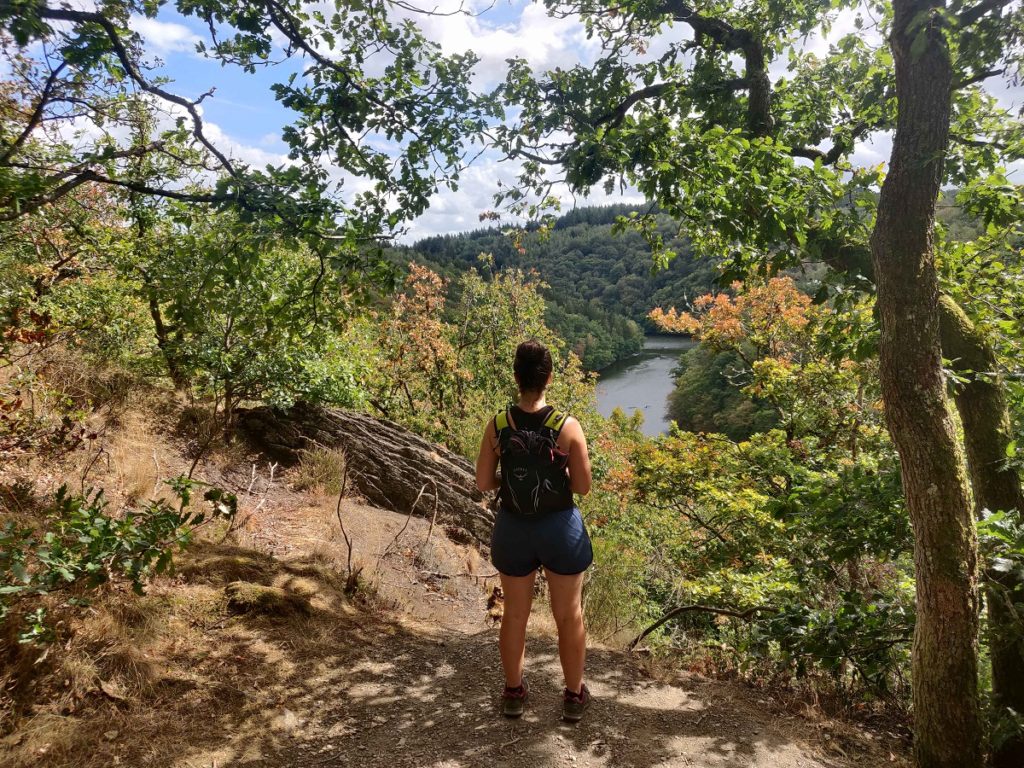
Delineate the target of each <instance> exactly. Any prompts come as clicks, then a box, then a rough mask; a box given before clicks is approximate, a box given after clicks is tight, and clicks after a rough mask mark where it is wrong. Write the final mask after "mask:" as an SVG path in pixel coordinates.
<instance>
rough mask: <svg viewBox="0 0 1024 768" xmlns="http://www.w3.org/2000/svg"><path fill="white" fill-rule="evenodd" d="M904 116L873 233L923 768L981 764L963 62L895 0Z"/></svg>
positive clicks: (908, 3)
mask: <svg viewBox="0 0 1024 768" xmlns="http://www.w3.org/2000/svg"><path fill="white" fill-rule="evenodd" d="M893 6H894V9H895V16H894V21H893V32H892V36H891V38H890V46H891V48H892V52H893V58H894V64H895V71H896V95H897V100H898V105H899V106H898V116H897V122H896V135H895V138H894V140H893V150H892V158H891V161H890V164H889V172H888V175H887V176H886V179H885V183H884V184H883V185H882V192H881V197H880V199H879V205H878V219H877V223H876V225H875V230H874V232H873V233H872V236H871V255H872V261H873V265H874V271H875V277H876V281H877V287H878V299H877V308H878V316H879V322H880V325H881V340H880V344H879V356H880V360H881V385H882V394H883V398H884V400H885V414H886V420H887V422H888V426H889V430H890V432H891V434H892V437H893V442H894V443H895V444H896V448H897V450H898V451H899V454H900V462H901V467H902V476H903V492H904V496H905V498H906V503H907V508H908V510H909V512H910V518H911V523H912V525H913V528H914V565H915V572H916V589H917V622H916V625H915V630H914V647H913V664H912V674H913V692H914V718H915V728H914V732H915V738H914V757H915V761H916V763H917V766H918V768H954V767H955V768H979V767H980V766H981V765H982V764H983V754H982V729H981V722H980V718H979V716H978V681H977V671H978V658H977V650H978V647H977V634H978V596H977V574H976V571H977V541H976V536H975V530H974V516H973V512H972V507H971V495H970V490H969V487H968V483H967V473H966V467H965V465H964V458H963V454H962V451H961V449H960V445H959V443H958V442H957V437H956V432H955V429H954V425H953V420H952V418H951V415H950V413H949V410H948V407H947V402H946V396H945V381H944V379H943V373H942V354H941V351H940V346H939V322H938V298H939V291H938V278H937V275H936V271H935V258H934V250H933V242H932V237H933V229H934V219H935V205H936V199H937V197H938V192H939V186H940V183H941V179H942V166H943V159H944V156H945V152H946V145H947V142H948V138H949V121H950V93H951V87H952V67H951V65H950V60H949V52H948V50H947V48H946V43H945V40H944V37H943V34H942V30H941V28H940V27H939V18H938V17H937V16H935V15H934V12H935V11H937V10H940V9H942V8H943V6H944V3H943V2H942V1H941V0H894V2H893Z"/></svg>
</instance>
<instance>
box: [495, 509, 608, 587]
mask: <svg viewBox="0 0 1024 768" xmlns="http://www.w3.org/2000/svg"><path fill="white" fill-rule="evenodd" d="M593 561H594V550H593V548H592V547H591V546H590V536H589V535H588V534H587V528H586V526H585V525H584V524H583V516H582V515H581V514H580V511H579V509H578V508H576V507H571V508H569V509H566V510H565V511H563V512H550V513H548V514H546V515H541V516H539V517H524V516H522V515H516V514H513V513H511V512H506V511H505V510H503V509H499V510H498V516H497V518H495V520H494V533H493V534H492V535H491V562H492V563H493V564H494V567H495V568H497V569H498V571H499V573H503V574H505V575H506V576H529V575H530V574H531V573H533V572H534V571H535V570H537V569H538V568H540V567H541V566H542V565H543V566H544V567H545V568H546V569H547V570H549V571H551V572H552V573H557V574H560V575H562V576H572V575H575V574H577V573H583V571H585V570H587V568H588V567H589V566H590V564H591V563H592V562H593Z"/></svg>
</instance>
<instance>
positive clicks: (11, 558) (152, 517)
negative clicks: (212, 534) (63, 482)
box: [0, 477, 236, 643]
mask: <svg viewBox="0 0 1024 768" xmlns="http://www.w3.org/2000/svg"><path fill="white" fill-rule="evenodd" d="M169 485H170V486H171V488H172V489H173V491H174V495H175V497H176V499H177V503H176V504H172V503H170V502H168V501H166V500H163V499H160V500H156V501H149V502H147V503H146V504H145V505H144V506H142V507H141V508H139V509H129V510H127V511H126V512H124V513H123V514H122V515H117V516H115V515H112V514H110V513H109V512H108V509H107V507H108V504H107V501H106V500H105V499H104V497H103V491H102V490H98V491H95V492H91V493H88V494H85V495H72V494H69V493H68V491H67V488H66V486H61V488H60V489H59V490H58V491H57V493H56V494H55V496H54V499H53V503H52V505H51V507H50V509H49V511H48V513H47V515H46V518H45V522H44V524H43V525H42V526H41V527H39V528H34V527H32V526H29V525H25V524H19V523H16V522H14V521H8V522H7V523H6V524H5V525H4V527H3V528H2V529H0V619H3V620H7V619H8V618H9V617H10V616H11V615H12V614H15V613H20V614H21V617H22V618H23V620H24V621H25V622H26V627H25V629H24V631H23V632H22V633H21V634H20V636H19V641H20V642H23V643H27V642H41V641H46V640H49V639H51V637H52V632H51V630H50V628H49V627H48V626H47V623H46V609H45V607H42V606H40V605H38V602H37V601H33V598H38V597H40V596H43V595H53V594H55V593H67V594H68V595H69V599H68V601H67V602H68V603H69V604H70V605H76V604H81V602H82V601H83V597H84V595H86V594H88V592H89V591H90V590H92V589H95V588H96V587H98V586H100V585H101V584H105V583H107V582H110V581H127V582H128V583H130V584H131V586H132V589H134V590H135V591H136V592H137V593H139V594H141V593H142V591H143V586H144V585H145V583H146V581H147V580H148V579H149V578H150V577H151V576H152V575H154V574H159V573H163V572H165V571H167V570H168V569H169V568H171V567H172V564H173V557H174V553H175V551H178V550H180V549H182V548H184V547H185V546H186V545H187V544H188V543H189V541H191V538H192V534H193V532H194V531H195V530H196V529H197V528H198V527H199V526H201V525H204V524H206V523H208V522H210V521H212V520H216V519H221V518H227V519H230V518H232V517H233V516H234V514H235V510H236V499H235V496H234V494H231V493H227V492H225V491H223V490H221V489H219V488H213V487H207V489H206V490H205V491H204V492H203V500H204V501H205V502H207V504H208V506H209V509H207V510H204V509H202V508H200V507H198V506H193V505H192V504H191V501H192V494H193V492H194V491H195V490H196V489H197V488H199V487H200V486H201V485H203V484H202V483H199V482H197V481H195V480H191V479H189V478H186V477H178V478H175V479H173V480H170V481H169Z"/></svg>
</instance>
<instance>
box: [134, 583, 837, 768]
mask: <svg viewBox="0 0 1024 768" xmlns="http://www.w3.org/2000/svg"><path fill="white" fill-rule="evenodd" d="M322 605H323V604H322ZM343 608H344V606H343V605H341V604H339V603H338V602H337V601H336V600H331V601H329V603H328V604H327V605H325V606H324V607H322V608H321V609H320V610H317V611H316V612H315V613H314V615H313V616H311V617H310V618H308V619H304V620H302V621H301V622H298V623H296V622H291V623H288V624H282V623H281V622H279V621H271V620H265V619H245V622H246V623H249V624H250V626H253V627H254V628H256V629H258V632H259V634H260V635H262V636H263V637H264V638H265V645H266V647H267V649H270V650H269V651H266V652H265V653H264V658H263V659H255V658H253V648H252V643H242V644H241V645H238V646H236V647H234V648H233V649H229V650H228V651H227V653H228V655H229V656H230V655H234V656H240V657H243V658H252V659H253V661H254V662H255V663H253V664H251V665H248V670H249V671H248V672H247V673H246V677H247V678H248V680H249V682H250V684H251V689H252V691H253V692H258V694H256V695H255V697H254V696H253V695H252V694H249V695H247V698H248V699H250V701H247V702H245V703H244V704H243V705H242V706H241V707H239V708H238V709H237V710H235V711H232V712H224V713H223V715H222V716H221V717H220V718H217V719H215V720H213V721H211V722H209V723H207V724H206V726H205V727H202V732H201V733H195V734H194V735H195V736H198V737H199V738H198V739H197V740H196V742H192V748H191V749H188V750H186V752H185V754H182V755H180V756H179V757H181V758H184V760H180V759H179V760H173V759H172V760H168V761H166V762H157V763H154V764H162V765H169V766H170V765H175V766H183V765H190V766H209V765H213V764H214V763H213V760H217V762H216V764H217V765H224V764H229V765H231V764H236V763H238V764H242V763H244V764H246V765H253V766H302V767H305V766H310V767H311V768H312V767H314V766H339V767H340V766H360V768H377V767H378V766H379V767H380V768H384V767H385V766H386V767H387V768H403V767H406V766H407V767H408V768H426V767H428V766H429V767H430V768H463V767H466V768H468V767H470V766H489V767H490V766H508V767H509V768H519V767H523V768H525V767H527V766H528V767H529V768H538V767H542V766H551V765H556V764H557V765H561V764H565V765H571V766H615V768H626V767H630V768H653V767H654V766H697V767H700V766H722V767H723V768H741V766H742V767H749V766H780V767H781V766H821V767H829V768H831V767H832V766H838V765H841V764H840V763H834V762H829V761H822V760H821V759H816V758H812V757H810V756H808V754H807V752H806V751H804V750H802V749H801V748H800V747H799V746H797V745H794V744H793V743H792V741H791V740H790V739H788V738H787V737H786V736H785V735H784V734H783V733H782V732H780V731H779V730H778V729H777V728H775V727H774V725H773V724H772V722H771V719H772V714H771V713H770V712H767V711H761V712H756V713H754V715H755V716H753V717H752V712H751V705H750V704H749V702H746V701H741V700H738V699H737V698H736V696H735V693H736V691H735V690H734V689H732V688H730V687H728V686H722V685H718V684H715V683H710V682H703V683H702V682H694V683H692V684H684V685H683V686H669V685H663V684H659V683H655V682H652V681H651V680H649V679H646V678H645V677H644V676H643V673H642V671H641V670H640V669H639V668H638V666H637V665H636V664H635V663H634V662H633V661H632V660H630V659H629V658H628V657H625V656H623V655H622V654H617V653H614V652H609V651H603V650H599V651H593V652H591V654H590V657H589V659H588V677H587V679H588V684H589V685H590V686H591V688H592V690H593V692H594V695H595V701H594V704H593V706H592V707H591V709H590V710H589V711H588V713H587V715H586V717H585V719H584V720H583V722H581V723H579V724H577V725H569V724H566V723H563V722H562V721H561V720H560V711H561V710H560V707H561V671H560V668H559V666H558V659H557V648H556V646H555V644H554V642H553V641H552V640H550V639H548V638H538V639H534V640H531V642H530V644H529V647H528V651H527V654H528V659H527V669H528V675H529V679H530V683H531V698H530V702H529V704H528V709H527V713H526V715H525V716H524V717H523V718H522V719H521V720H518V721H509V720H506V719H504V718H502V717H501V716H500V715H499V714H498V713H497V700H496V693H497V691H498V690H499V688H500V685H501V676H500V663H499V658H498V652H497V642H496V641H497V638H496V632H495V631H493V630H487V631H484V632H481V633H478V634H476V635H465V634H461V633H447V634H444V633H436V634H435V633H431V632H419V631H413V630H411V629H409V628H407V627H404V626H402V625H400V624H397V623H393V622H389V621H383V620H381V619H379V618H374V617H372V616H369V615H367V614H365V613H352V612H351V609H348V610H347V611H346V610H343ZM243 645H244V646H245V647H242V646H243ZM278 654H281V656H278ZM254 698H255V700H252V699H254ZM754 706H755V707H756V705H754ZM218 734H219V735H220V738H218ZM200 745H203V746H200ZM214 745H217V746H216V747H214V750H213V752H210V751H209V750H210V747H211V746H214ZM204 753H205V754H204ZM214 753H216V755H215V754H214Z"/></svg>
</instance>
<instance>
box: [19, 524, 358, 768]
mask: <svg viewBox="0 0 1024 768" xmlns="http://www.w3.org/2000/svg"><path fill="white" fill-rule="evenodd" d="M239 569H241V571H242V572H244V573H246V574H247V575H248V576H249V577H251V578H254V579H258V580H260V581H264V582H266V583H267V584H268V585H270V586H269V587H267V588H266V589H271V590H272V591H273V592H274V593H275V594H277V595H281V596H283V600H284V604H286V605H287V606H288V607H289V611H288V615H287V616H285V615H283V614H281V613H275V612H274V611H273V610H270V611H269V614H268V611H267V610H262V609H261V610H260V611H257V612H253V613H246V614H245V615H240V616H235V615H233V614H232V612H231V611H230V610H229V606H228V600H229V599H228V595H227V590H226V587H227V585H228V584H229V583H231V582H230V581H229V580H231V579H232V577H233V576H235V575H237V573H238V572H239ZM182 580H184V581H182ZM339 586H340V583H339V577H338V574H337V573H336V572H335V571H334V570H333V569H331V568H330V567H329V566H328V565H327V564H326V563H325V562H323V560H322V559H309V558H304V559H302V560H298V561H293V562H280V561H275V560H273V559H271V558H268V557H267V556H266V555H264V554H262V553H260V552H254V551H245V550H242V549H241V548H239V547H236V546H229V545H216V544H212V543H205V544H202V545H200V546H199V547H198V548H197V549H196V551H195V552H194V553H186V555H184V556H183V558H182V561H181V564H180V568H179V571H178V577H177V578H176V579H163V580H161V581H159V582H157V583H155V584H154V585H152V586H151V588H150V590H149V594H147V595H145V596H142V597H139V596H136V595H133V594H131V593H130V592H128V591H125V590H121V589H110V590H107V592H106V593H105V594H104V595H102V596H101V597H100V598H99V599H98V600H96V602H95V603H94V605H93V607H92V608H91V609H90V610H88V611H87V612H85V613H84V614H83V615H81V616H80V617H78V618H77V619H74V620H73V621H70V622H69V624H68V625H67V626H66V627H64V631H63V634H62V640H61V643H60V645H59V646H54V648H53V650H52V654H51V657H50V658H49V659H47V663H46V664H45V665H43V666H44V667H45V668H42V667H37V669H36V673H37V674H36V675H35V680H34V683H33V688H32V690H31V695H30V696H29V697H28V699H26V700H25V701H24V702H22V703H23V705H27V706H22V707H21V709H20V711H18V712H14V711H11V710H8V712H7V713H6V714H7V716H6V717H5V718H4V719H3V720H2V721H0V722H2V726H3V732H4V733H7V734H8V736H7V737H6V738H3V739H0V763H2V764H3V765H4V766H9V767H10V768H22V766H61V768H69V767H70V766H77V767H81V768H99V767H100V766H103V767H104V768H106V766H108V765H115V764H121V765H142V764H146V763H149V762H150V761H151V760H152V759H153V758H154V757H155V756H162V758H163V759H162V760H158V761H157V763H156V764H161V765H166V764H168V763H167V762H166V757H167V756H168V755H174V754H175V753H176V752H177V750H178V747H179V746H180V744H182V743H188V744H190V745H192V746H193V747H195V746H197V745H201V744H204V743H206V744H215V743H217V742H219V741H220V740H222V739H223V738H224V734H223V733H222V732H221V731H220V730H219V728H220V726H217V727H212V726H213V725H214V724H215V723H219V724H222V725H226V724H229V723H236V724H238V725H239V727H241V726H242V724H244V727H246V728H252V729H253V737H254V738H257V737H259V736H260V735H261V734H262V733H263V732H264V731H266V730H268V729H270V730H272V729H271V727H270V722H269V720H268V718H271V717H272V715H273V714H274V713H276V712H278V711H279V708H278V707H276V706H275V703H276V702H279V701H281V700H283V699H285V698H287V697H288V695H289V693H288V692H289V691H292V690H294V686H296V685H301V684H303V683H304V682H305V680H306V676H305V673H302V672H301V669H302V665H304V664H307V663H309V660H311V659H315V658H321V657H323V658H330V657H333V656H335V655H336V654H337V653H338V652H339V648H341V647H343V645H344V643H352V642H357V641H358V642H360V643H362V642H366V639H365V638H362V636H361V635H360V634H359V633H353V632H351V631H350V630H349V629H348V627H349V625H350V623H351V622H352V621H353V619H354V617H355V614H356V612H357V608H356V607H355V606H353V605H352V603H351V602H350V601H349V600H348V599H347V598H346V597H345V596H344V594H342V592H341V590H340V589H339ZM260 589H264V588H263V587H260ZM299 604H301V605H302V606H303V609H302V610H300V611H297V612H296V611H293V610H291V608H293V607H294V606H296V605H299ZM367 620H368V617H363V618H361V619H359V621H360V623H361V624H362V623H365V622H366V621H367ZM357 638H358V639H357ZM28 663H29V664H31V663H32V662H31V660H29V662H28ZM253 686H254V687H253ZM250 687H253V690H255V691H258V692H259V694H258V695H259V700H258V701H257V702H255V704H254V702H253V701H252V700H251V699H250V696H251V694H243V693H242V689H248V688H250ZM15 715H16V717H15ZM200 723H204V724H206V726H205V727H199V726H198V724H200ZM15 725H16V726H17V730H16V731H13V728H14V726H15Z"/></svg>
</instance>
